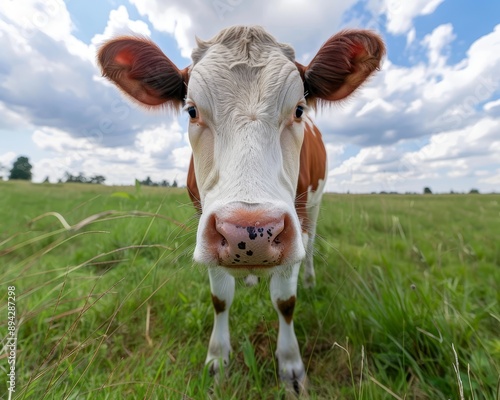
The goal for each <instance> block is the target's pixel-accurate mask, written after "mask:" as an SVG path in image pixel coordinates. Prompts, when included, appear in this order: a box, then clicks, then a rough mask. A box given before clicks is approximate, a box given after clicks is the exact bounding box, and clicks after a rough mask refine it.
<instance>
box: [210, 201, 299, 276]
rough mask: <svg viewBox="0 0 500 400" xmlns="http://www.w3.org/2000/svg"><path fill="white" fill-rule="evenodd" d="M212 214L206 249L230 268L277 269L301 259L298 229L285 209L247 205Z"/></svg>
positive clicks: (220, 263)
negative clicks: (298, 248)
mask: <svg viewBox="0 0 500 400" xmlns="http://www.w3.org/2000/svg"><path fill="white" fill-rule="evenodd" d="M229 210H230V211H229V212H228V211H224V212H219V213H217V212H215V213H212V214H211V215H210V217H209V218H208V220H207V225H206V227H205V234H204V236H205V240H206V246H207V247H208V249H209V251H210V252H212V254H213V256H214V257H215V258H216V259H217V264H218V265H221V266H224V267H229V268H242V267H243V268H252V267H261V268H266V267H273V266H277V265H282V264H284V263H287V261H289V258H290V256H292V257H295V258H296V257H297V255H298V254H294V255H292V254H291V253H297V251H296V249H294V247H296V244H297V227H296V226H294V224H293V221H292V217H291V216H290V215H289V214H288V213H286V212H284V211H282V210H268V209H265V208H263V207H259V206H256V207H255V206H248V205H245V204H241V205H236V206H235V205H231V206H230V207H229ZM299 253H300V252H299Z"/></svg>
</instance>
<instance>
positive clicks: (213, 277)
mask: <svg viewBox="0 0 500 400" xmlns="http://www.w3.org/2000/svg"><path fill="white" fill-rule="evenodd" d="M208 274H209V277H210V289H211V291H212V303H213V306H214V314H215V318H214V327H213V330H212V336H211V337H210V343H209V345H208V354H207V359H206V361H205V364H210V372H211V373H212V374H213V375H217V374H218V373H219V371H220V363H221V362H223V363H224V366H227V365H228V363H229V353H230V352H231V342H230V338H229V308H230V307H231V303H232V302H233V298H234V278H233V277H232V276H231V275H229V274H228V273H226V272H225V271H224V270H223V269H222V268H209V270H208Z"/></svg>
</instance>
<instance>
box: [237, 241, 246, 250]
mask: <svg viewBox="0 0 500 400" xmlns="http://www.w3.org/2000/svg"><path fill="white" fill-rule="evenodd" d="M246 247H247V244H246V243H245V242H239V243H238V249H240V250H245V248H246Z"/></svg>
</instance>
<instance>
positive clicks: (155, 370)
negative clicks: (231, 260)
mask: <svg viewBox="0 0 500 400" xmlns="http://www.w3.org/2000/svg"><path fill="white" fill-rule="evenodd" d="M117 192H128V193H129V194H128V195H126V194H124V193H121V194H118V195H117ZM56 213H57V214H56ZM39 216H41V217H40V218H37V217H39ZM89 217H91V218H89ZM82 221H83V222H82ZM65 226H66V228H67V227H68V226H69V227H73V228H71V229H66V228H65ZM499 226H500V196H499V195H430V196H398V195H366V196H361V195H326V196H325V198H324V202H323V210H322V214H321V215H320V221H319V227H318V234H319V237H318V239H317V245H316V254H315V260H316V272H317V286H316V288H315V289H313V290H306V289H305V288H303V287H302V286H300V287H299V291H298V297H299V302H298V304H297V307H296V312H295V327H296V328H295V329H296V332H297V337H298V340H299V343H300V346H301V349H302V354H303V359H304V362H305V364H306V366H307V368H308V376H309V380H310V387H309V394H310V397H311V398H312V399H356V400H360V399H443V400H446V399H461V398H463V399H475V400H479V399H488V400H490V399H500V395H499V393H498V391H499V389H498V382H499V376H500V334H499V333H500V247H499V243H500V241H499V234H498V231H499ZM75 228H77V229H75ZM195 233H196V218H195V213H194V209H193V208H192V206H191V205H190V204H189V200H188V197H187V195H186V194H185V192H184V191H183V190H182V189H162V188H141V189H140V191H136V189H135V188H125V189H124V188H113V187H105V186H93V185H81V184H80V185H78V184H75V185H71V184H64V185H45V184H41V185H35V184H29V183H22V182H0V263H1V269H0V300H1V302H0V315H1V316H2V317H1V318H0V332H1V333H2V338H4V340H3V342H2V343H3V344H5V343H6V340H5V338H6V333H7V287H8V286H11V285H13V286H15V287H16V312H17V324H18V333H17V336H18V345H17V360H16V362H17V364H16V372H17V386H16V393H15V395H14V396H13V398H16V399H24V398H26V399H28V398H29V399H43V398H47V399H66V398H67V399H126V398H132V399H141V398H145V399H157V398H158V399H162V398H166V399H190V398H193V399H203V398H213V399H278V398H281V397H282V396H283V394H284V388H283V387H282V386H281V385H280V382H279V380H278V378H277V373H276V365H275V361H274V359H273V354H274V349H275V340H276V334H277V318H276V315H275V313H274V311H273V308H272V305H271V302H270V299H269V294H268V283H267V282H266V281H261V283H260V284H259V285H257V286H256V287H253V288H247V287H245V286H244V285H243V283H239V284H238V288H237V293H236V297H235V301H234V303H233V307H232V308H231V317H230V321H231V334H232V345H233V349H234V354H233V356H232V361H231V365H230V370H229V371H227V374H226V376H225V377H224V378H223V379H222V381H221V382H220V384H219V385H214V383H213V381H212V379H211V378H210V377H209V375H208V373H207V370H206V369H204V360H205V356H206V347H207V344H208V340H209V337H210V332H211V328H212V322H213V321H212V318H213V311H212V307H211V301H210V291H209V285H208V277H207V274H206V272H205V271H204V268H203V267H202V266H196V265H193V263H192V261H191V255H192V251H193V247H194V240H195ZM457 361H458V366H457ZM7 371H8V364H7V356H6V354H5V351H4V352H2V355H0V374H3V376H4V379H0V396H2V395H3V396H4V397H2V398H8V397H7V394H4V393H6V383H5V382H6V380H7V379H6V373H7ZM4 389H5V390H4ZM461 393H463V394H461Z"/></svg>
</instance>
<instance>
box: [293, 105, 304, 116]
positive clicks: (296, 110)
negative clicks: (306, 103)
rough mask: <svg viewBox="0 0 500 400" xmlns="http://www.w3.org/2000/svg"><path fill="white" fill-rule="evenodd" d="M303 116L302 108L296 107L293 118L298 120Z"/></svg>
mask: <svg viewBox="0 0 500 400" xmlns="http://www.w3.org/2000/svg"><path fill="white" fill-rule="evenodd" d="M303 114H304V107H302V106H297V108H296V109H295V118H297V119H300V118H302V115H303Z"/></svg>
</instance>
